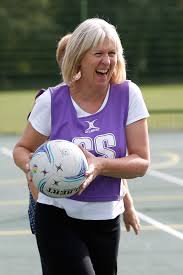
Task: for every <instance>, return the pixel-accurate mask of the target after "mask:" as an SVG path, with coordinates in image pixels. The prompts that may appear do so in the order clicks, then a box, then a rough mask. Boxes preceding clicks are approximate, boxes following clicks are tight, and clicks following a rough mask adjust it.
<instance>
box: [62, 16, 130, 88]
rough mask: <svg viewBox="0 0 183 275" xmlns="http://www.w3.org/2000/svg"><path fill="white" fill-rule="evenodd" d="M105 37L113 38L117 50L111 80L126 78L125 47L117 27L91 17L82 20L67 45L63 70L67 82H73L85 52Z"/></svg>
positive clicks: (121, 80) (120, 80) (113, 81)
mask: <svg viewBox="0 0 183 275" xmlns="http://www.w3.org/2000/svg"><path fill="white" fill-rule="evenodd" d="M105 38H108V39H109V40H112V41H113V42H114V43H115V46H116V50H117V64H116V67H115V70H114V72H113V75H112V78H111V82H112V83H121V82H123V81H124V80H125V79H126V66H125V59H124V56H123V48H122V45H121V41H120V38H119V35H118V33H117V31H116V28H115V27H114V26H113V25H112V24H110V23H108V22H106V21H105V20H103V19H100V18H91V19H87V20H85V21H84V22H82V23H81V24H80V25H79V26H78V27H77V28H76V29H75V30H74V32H73V33H72V36H71V38H70V40H69V43H68V44H67V46H66V51H65V55H64V58H63V62H62V70H61V71H62V75H63V80H64V82H65V83H67V84H70V83H72V82H73V80H74V78H75V76H76V75H77V74H78V72H79V66H80V63H81V60H82V58H83V57H84V55H85V53H86V52H87V51H89V50H90V49H92V48H94V47H96V46H97V45H98V44H99V43H102V42H103V41H104V39H105Z"/></svg>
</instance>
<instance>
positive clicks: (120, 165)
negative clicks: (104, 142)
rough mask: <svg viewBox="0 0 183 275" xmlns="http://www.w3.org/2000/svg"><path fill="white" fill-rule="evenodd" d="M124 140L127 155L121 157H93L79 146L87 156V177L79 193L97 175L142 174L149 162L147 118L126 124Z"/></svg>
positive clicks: (117, 176)
mask: <svg viewBox="0 0 183 275" xmlns="http://www.w3.org/2000/svg"><path fill="white" fill-rule="evenodd" d="M126 140H127V150H128V155H127V156H126V157H122V158H116V159H110V158H103V157H95V156H94V155H93V154H91V153H90V152H88V151H87V150H85V149H84V148H81V149H82V150H83V152H84V154H85V156H86V158H87V161H88V164H89V168H88V171H87V172H86V176H87V179H86V180H85V182H84V183H83V184H82V186H81V190H80V192H79V194H81V193H82V192H83V190H84V189H85V188H86V187H87V186H88V185H89V184H90V183H91V182H92V181H93V180H94V179H95V178H96V176H98V175H103V176H109V177H115V178H123V179H130V178H136V177H142V176H144V174H145V173H146V171H147V169H148V167H149V163H150V149H149V138H148V126H147V119H141V120H138V121H136V122H134V123H131V124H130V125H128V126H127V127H126Z"/></svg>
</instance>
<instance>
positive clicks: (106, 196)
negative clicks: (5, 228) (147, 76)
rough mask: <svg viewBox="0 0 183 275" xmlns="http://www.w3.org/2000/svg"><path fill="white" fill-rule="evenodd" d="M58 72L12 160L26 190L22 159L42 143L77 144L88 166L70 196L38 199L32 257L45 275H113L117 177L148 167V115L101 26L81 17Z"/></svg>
mask: <svg viewBox="0 0 183 275" xmlns="http://www.w3.org/2000/svg"><path fill="white" fill-rule="evenodd" d="M61 71H62V74H63V80H64V83H66V84H64V85H63V84H60V85H58V86H56V87H49V88H48V89H47V91H46V92H44V93H43V95H41V96H40V97H39V98H38V99H37V101H36V104H35V106H34V108H33V111H32V113H31V115H30V117H29V123H28V125H27V127H26V129H25V131H24V133H23V135H22V137H21V139H20V140H19V142H18V143H17V144H16V146H15V148H14V160H15V163H16V164H17V165H18V166H19V167H20V168H21V169H22V170H23V171H24V172H25V173H26V175H27V177H28V179H29V185H30V186H31V185H33V183H32V181H31V178H30V177H29V176H28V175H29V173H28V172H29V167H28V163H29V156H30V154H31V153H32V152H34V151H35V150H36V149H37V147H38V146H40V145H41V144H42V143H44V142H45V141H46V140H47V139H48V137H49V139H50V140H52V139H67V140H70V141H72V142H74V143H75V144H78V145H79V146H81V148H82V150H83V152H84V154H85V156H86V158H87V161H88V164H89V168H88V171H87V172H86V176H87V179H86V181H85V182H84V183H83V184H82V186H81V189H80V191H79V193H78V194H76V195H74V196H72V197H70V198H63V199H53V198H51V197H47V196H45V195H44V194H42V193H39V196H38V200H37V205H36V238H37V242H38V247H39V252H40V255H41V257H43V259H44V261H45V262H46V264H47V266H48V270H49V274H51V275H55V274H60V273H61V274H67V275H69V274H78V275H80V274H81V275H85V274H90V275H94V274H97V275H103V274H105V275H113V274H117V255H118V246H119V238H120V214H121V213H123V211H124V203H123V196H124V190H123V184H121V182H122V181H121V178H124V179H127V178H135V177H139V176H143V175H144V174H145V173H146V171H147V169H148V165H149V158H150V157H149V154H150V153H149V141H148V129H147V120H146V118H147V117H148V111H147V109H146V106H145V103H144V101H143V98H142V95H141V92H140V90H139V88H138V87H137V86H136V85H135V84H134V83H132V82H131V81H126V70H125V61H124V57H123V49H122V45H121V42H120V39H119V36H118V34H117V32H116V29H115V27H114V26H113V25H111V24H109V23H107V22H106V21H105V20H102V19H99V18H93V19H88V20H85V21H84V22H83V23H81V24H80V25H79V26H78V27H77V28H76V29H75V31H74V32H73V33H72V36H71V38H70V40H69V43H68V44H67V46H66V51H65V55H64V58H63V62H62V68H61ZM127 152H128V154H127Z"/></svg>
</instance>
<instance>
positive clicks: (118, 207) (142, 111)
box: [29, 81, 149, 220]
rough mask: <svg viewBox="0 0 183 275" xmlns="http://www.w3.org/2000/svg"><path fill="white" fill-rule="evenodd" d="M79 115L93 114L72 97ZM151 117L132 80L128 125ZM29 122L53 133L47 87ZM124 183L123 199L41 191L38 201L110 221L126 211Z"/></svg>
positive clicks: (77, 215) (73, 214) (74, 214)
mask: <svg viewBox="0 0 183 275" xmlns="http://www.w3.org/2000/svg"><path fill="white" fill-rule="evenodd" d="M108 97H109V91H108V93H107V95H106V97H105V100H104V102H103V104H102V106H101V107H100V109H99V110H98V112H99V111H101V110H102V109H103V108H104V106H105V105H106V103H107V100H108ZM72 102H73V105H74V107H75V109H76V112H77V116H78V117H85V116H88V115H90V114H88V113H87V112H85V111H84V110H82V109H81V108H80V107H79V106H78V105H77V104H76V102H74V100H73V99H72ZM148 116H149V113H148V111H147V108H146V105H145V103H144V100H143V97H142V93H141V91H140V89H139V87H138V86H137V85H136V84H135V83H133V82H131V81H130V82H129V110H128V117H127V125H129V124H131V123H133V122H135V121H138V120H140V119H142V118H146V117H148ZM29 122H30V123H31V125H32V127H33V128H34V129H35V130H36V131H38V132H39V133H41V134H43V135H45V136H50V131H51V96H50V91H49V89H48V90H46V91H45V92H44V93H43V94H42V95H41V96H39V97H38V98H37V100H36V103H35V105H34V108H33V110H32V112H31V114H30V117H29ZM122 186H123V182H121V200H120V201H110V202H108V201H107V202H83V201H76V200H71V199H68V198H59V199H58V198H50V197H48V196H46V195H44V194H42V193H39V196H38V202H39V203H44V204H49V205H54V206H56V207H59V208H63V209H65V211H66V213H67V215H68V216H70V217H73V218H78V219H84V220H85V219H86V220H107V219H113V218H115V217H117V216H118V215H119V214H121V213H123V211H124V203H123V188H122Z"/></svg>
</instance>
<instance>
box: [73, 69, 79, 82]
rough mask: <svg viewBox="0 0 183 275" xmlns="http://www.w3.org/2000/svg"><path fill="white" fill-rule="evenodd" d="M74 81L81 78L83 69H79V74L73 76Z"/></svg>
mask: <svg viewBox="0 0 183 275" xmlns="http://www.w3.org/2000/svg"><path fill="white" fill-rule="evenodd" d="M73 78H74V81H77V80H79V79H80V78H81V71H79V72H78V73H77V74H75V76H74V77H73Z"/></svg>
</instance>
